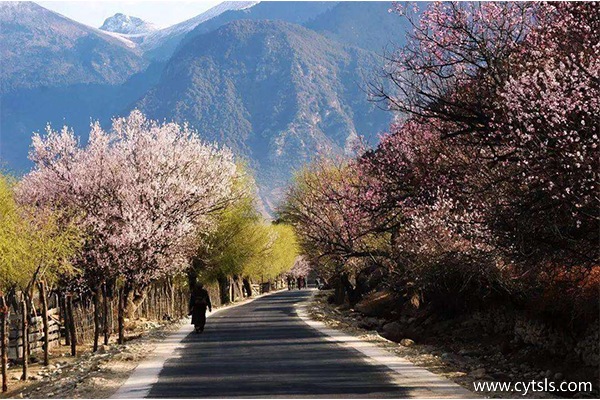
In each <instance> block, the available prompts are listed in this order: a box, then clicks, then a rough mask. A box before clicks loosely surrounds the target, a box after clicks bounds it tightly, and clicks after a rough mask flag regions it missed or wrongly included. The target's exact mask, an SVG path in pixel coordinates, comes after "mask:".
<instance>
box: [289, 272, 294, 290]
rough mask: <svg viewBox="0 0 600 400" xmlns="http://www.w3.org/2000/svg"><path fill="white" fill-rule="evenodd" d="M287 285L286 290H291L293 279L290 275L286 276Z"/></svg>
mask: <svg viewBox="0 0 600 400" xmlns="http://www.w3.org/2000/svg"><path fill="white" fill-rule="evenodd" d="M287 285H288V290H292V287H293V286H294V278H292V276H291V275H288V277H287Z"/></svg>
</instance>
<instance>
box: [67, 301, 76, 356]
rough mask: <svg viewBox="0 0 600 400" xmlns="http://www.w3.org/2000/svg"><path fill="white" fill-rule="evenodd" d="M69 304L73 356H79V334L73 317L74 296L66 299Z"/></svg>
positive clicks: (68, 312) (68, 313)
mask: <svg viewBox="0 0 600 400" xmlns="http://www.w3.org/2000/svg"><path fill="white" fill-rule="evenodd" d="M66 302H67V315H68V316H69V324H68V329H69V334H70V336H71V356H73V357H76V356H77V333H76V332H75V318H74V316H73V295H72V294H68V295H67V298H66Z"/></svg>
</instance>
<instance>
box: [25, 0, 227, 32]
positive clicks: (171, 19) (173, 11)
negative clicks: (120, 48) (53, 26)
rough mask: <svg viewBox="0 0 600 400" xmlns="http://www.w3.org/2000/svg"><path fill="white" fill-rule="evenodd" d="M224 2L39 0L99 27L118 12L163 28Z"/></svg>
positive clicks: (63, 13)
mask: <svg viewBox="0 0 600 400" xmlns="http://www.w3.org/2000/svg"><path fill="white" fill-rule="evenodd" d="M220 2H221V0H201V1H180V0H175V1H155V0H154V1H153V0H150V1H148V0H145V1H139V0H138V1H135V0H126V1H114V0H108V1H37V3H38V4H39V5H41V6H42V7H45V8H48V9H50V10H52V11H56V12H58V13H60V14H62V15H64V16H66V17H69V18H71V19H74V20H75V21H78V22H82V23H84V24H87V25H90V26H93V27H95V28H98V27H100V25H102V23H103V22H104V20H105V19H106V18H108V17H110V16H112V15H114V14H116V13H118V12H120V13H123V14H127V15H132V16H134V17H140V18H142V19H144V20H146V21H148V22H152V23H154V24H155V25H156V26H158V27H159V28H165V27H167V26H170V25H173V24H176V23H178V22H181V21H185V20H186V19H190V18H192V17H194V16H196V15H198V14H200V13H202V12H203V11H206V10H208V9H209V8H211V7H213V6H215V5H217V4H219V3H220Z"/></svg>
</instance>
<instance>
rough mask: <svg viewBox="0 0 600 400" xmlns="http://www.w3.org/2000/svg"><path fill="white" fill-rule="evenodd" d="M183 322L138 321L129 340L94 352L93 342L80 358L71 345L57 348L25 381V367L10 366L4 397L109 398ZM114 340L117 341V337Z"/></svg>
mask: <svg viewBox="0 0 600 400" xmlns="http://www.w3.org/2000/svg"><path fill="white" fill-rule="evenodd" d="M182 323H187V320H183V321H180V322H165V323H157V322H151V321H136V323H135V325H134V326H130V329H131V330H130V331H129V332H128V335H127V336H126V343H125V344H123V345H118V344H116V343H112V342H111V343H109V345H107V346H101V347H100V349H99V351H98V352H97V353H95V354H94V353H92V351H91V345H90V344H86V345H81V346H78V353H79V355H78V357H71V356H70V355H69V354H70V352H69V347H67V346H64V345H62V346H60V347H56V348H54V349H53V353H52V356H51V359H50V365H49V366H47V367H44V366H43V365H42V364H41V363H35V364H32V365H30V369H29V380H28V381H26V382H25V381H21V380H19V379H20V377H21V367H20V366H19V365H15V366H12V367H11V368H10V369H9V372H8V376H9V391H8V392H7V393H5V394H2V395H0V398H76V399H77V398H92V399H95V398H107V397H110V396H111V395H112V394H114V393H115V392H116V391H117V389H118V388H119V387H120V386H121V385H122V384H123V383H124V382H125V380H126V379H127V378H128V377H129V375H130V374H131V372H132V371H133V370H134V369H135V367H136V366H137V365H138V364H139V362H140V361H141V360H143V359H144V358H145V357H146V356H148V355H149V354H150V353H151V352H152V351H153V350H154V348H155V347H156V345H157V343H159V342H160V341H161V340H163V339H164V338H165V337H166V336H167V335H168V334H169V333H171V332H173V331H175V330H177V329H178V328H179V327H180V326H181V324H182ZM114 336H115V335H113V338H111V339H112V340H113V341H114V340H116V338H115V337H114Z"/></svg>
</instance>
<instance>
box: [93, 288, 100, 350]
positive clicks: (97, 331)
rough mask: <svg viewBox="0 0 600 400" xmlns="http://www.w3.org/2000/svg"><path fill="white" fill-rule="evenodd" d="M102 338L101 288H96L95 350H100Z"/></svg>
mask: <svg viewBox="0 0 600 400" xmlns="http://www.w3.org/2000/svg"><path fill="white" fill-rule="evenodd" d="M99 339H100V288H99V287H97V288H96V289H95V290H94V352H96V351H98V341H99Z"/></svg>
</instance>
